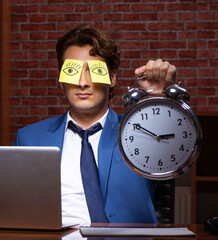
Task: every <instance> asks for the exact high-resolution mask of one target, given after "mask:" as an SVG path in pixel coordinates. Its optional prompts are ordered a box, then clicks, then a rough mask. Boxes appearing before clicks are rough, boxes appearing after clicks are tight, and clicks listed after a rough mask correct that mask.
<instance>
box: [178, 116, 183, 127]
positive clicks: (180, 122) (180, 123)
mask: <svg viewBox="0 0 218 240" xmlns="http://www.w3.org/2000/svg"><path fill="white" fill-rule="evenodd" d="M177 121H178V122H179V123H178V126H182V119H181V118H179V119H178V120H177Z"/></svg>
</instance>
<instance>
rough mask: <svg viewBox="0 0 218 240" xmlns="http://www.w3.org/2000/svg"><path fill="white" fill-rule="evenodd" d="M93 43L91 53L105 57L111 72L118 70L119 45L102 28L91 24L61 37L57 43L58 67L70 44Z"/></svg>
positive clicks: (76, 28) (78, 27)
mask: <svg viewBox="0 0 218 240" xmlns="http://www.w3.org/2000/svg"><path fill="white" fill-rule="evenodd" d="M73 45H77V46H84V45H91V46H92V49H91V50H90V55H92V56H96V55H98V56H101V57H102V58H104V60H105V62H106V63H107V66H108V68H109V71H110V73H112V72H114V71H116V70H117V69H118V67H119V63H120V54H119V51H118V47H117V45H116V44H115V43H114V42H113V41H112V40H111V39H110V38H109V37H108V36H107V35H106V34H105V33H104V32H103V31H101V30H99V29H96V28H93V27H91V26H89V25H79V26H77V27H75V28H74V29H72V30H71V31H69V32H68V33H66V34H65V35H64V36H63V37H62V38H60V39H59V40H58V42H57V45H56V52H57V60H58V69H59V71H60V70H61V67H62V65H63V55H64V52H65V51H66V49H67V48H68V47H70V46H73Z"/></svg>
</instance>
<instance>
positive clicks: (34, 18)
mask: <svg viewBox="0 0 218 240" xmlns="http://www.w3.org/2000/svg"><path fill="white" fill-rule="evenodd" d="M29 21H30V22H45V21H46V14H32V15H29Z"/></svg>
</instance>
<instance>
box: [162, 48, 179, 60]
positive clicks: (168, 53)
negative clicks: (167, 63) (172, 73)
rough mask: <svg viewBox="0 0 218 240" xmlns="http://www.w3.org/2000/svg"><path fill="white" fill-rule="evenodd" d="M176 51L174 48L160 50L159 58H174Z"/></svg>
mask: <svg viewBox="0 0 218 240" xmlns="http://www.w3.org/2000/svg"><path fill="white" fill-rule="evenodd" d="M176 57H177V51H175V50H160V58H163V59H167V58H176Z"/></svg>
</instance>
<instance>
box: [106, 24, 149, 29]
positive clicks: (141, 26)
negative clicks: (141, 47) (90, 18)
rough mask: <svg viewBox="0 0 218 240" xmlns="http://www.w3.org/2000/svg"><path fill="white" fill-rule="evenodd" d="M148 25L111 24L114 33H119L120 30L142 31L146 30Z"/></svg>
mask: <svg viewBox="0 0 218 240" xmlns="http://www.w3.org/2000/svg"><path fill="white" fill-rule="evenodd" d="M145 27H146V25H145V23H138V24H137V25H136V24H135V23H119V24H117V23H111V24H110V30H112V31H115V30H117V31H119V30H121V29H122V30H128V31H136V30H142V29H145Z"/></svg>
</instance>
